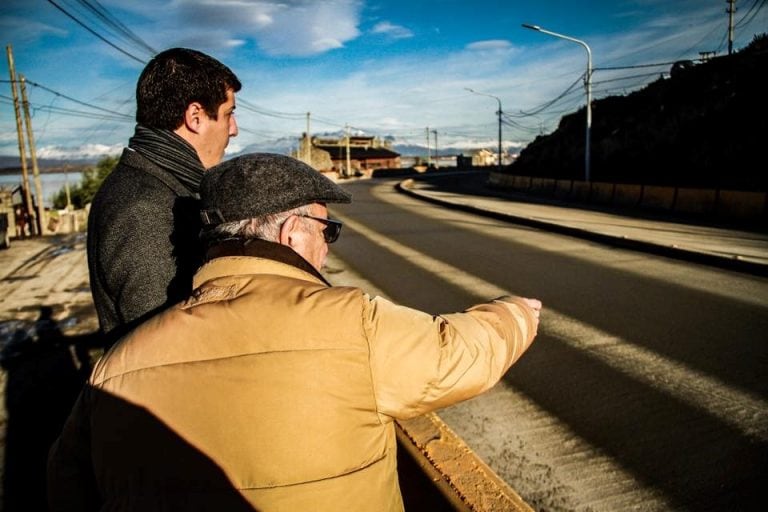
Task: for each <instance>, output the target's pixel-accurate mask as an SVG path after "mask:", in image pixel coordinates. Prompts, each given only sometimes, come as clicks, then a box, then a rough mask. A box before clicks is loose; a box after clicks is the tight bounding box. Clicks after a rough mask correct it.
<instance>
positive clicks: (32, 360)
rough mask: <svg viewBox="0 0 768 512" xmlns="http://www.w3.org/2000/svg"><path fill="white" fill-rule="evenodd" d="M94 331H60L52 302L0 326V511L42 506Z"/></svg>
mask: <svg viewBox="0 0 768 512" xmlns="http://www.w3.org/2000/svg"><path fill="white" fill-rule="evenodd" d="M96 341H97V338H96V335H95V334H85V335H79V336H65V335H64V334H63V333H62V331H61V329H60V326H59V324H58V322H57V321H56V320H54V318H53V307H51V306H41V307H40V314H39V317H38V318H37V319H36V320H35V321H34V323H33V324H31V325H30V324H29V323H24V322H21V321H9V322H4V323H3V324H1V325H0V347H2V349H1V350H0V364H2V367H3V369H4V370H5V371H6V372H7V381H6V389H5V407H6V412H7V415H8V417H7V425H6V428H7V430H6V439H5V461H4V462H5V467H4V472H3V475H4V478H3V501H4V508H3V510H5V511H6V512H12V511H15V510H24V511H30V510H47V505H46V492H45V489H46V485H45V468H46V461H47V458H48V450H49V448H50V446H51V444H52V443H53V441H54V440H55V439H56V437H57V436H58V435H59V432H60V431H61V427H62V425H63V424H64V421H65V420H66V418H67V416H68V415H69V412H70V410H71V408H72V405H73V404H74V402H75V399H76V398H77V395H78V393H79V392H80V389H81V388H82V386H83V384H84V382H85V380H86V378H87V377H88V374H89V373H90V370H91V367H90V361H89V357H88V350H89V349H90V348H92V347H94V346H95V345H96Z"/></svg>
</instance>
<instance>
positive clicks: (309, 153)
mask: <svg viewBox="0 0 768 512" xmlns="http://www.w3.org/2000/svg"><path fill="white" fill-rule="evenodd" d="M309 116H310V112H307V147H306V152H307V153H306V160H305V162H307V165H309V166H312V136H311V135H310V134H309Z"/></svg>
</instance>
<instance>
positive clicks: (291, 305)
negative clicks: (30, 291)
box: [48, 154, 541, 512]
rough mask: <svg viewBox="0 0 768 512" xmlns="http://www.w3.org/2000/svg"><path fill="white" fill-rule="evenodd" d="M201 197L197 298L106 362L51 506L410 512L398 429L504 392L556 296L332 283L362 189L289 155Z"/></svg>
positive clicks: (257, 163)
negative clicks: (457, 299) (433, 294)
mask: <svg viewBox="0 0 768 512" xmlns="http://www.w3.org/2000/svg"><path fill="white" fill-rule="evenodd" d="M200 195H201V200H202V208H203V209H202V212H201V213H202V217H203V223H204V224H205V228H204V237H205V239H206V240H207V242H208V250H207V254H206V259H207V262H206V263H205V264H204V265H203V266H202V267H201V268H200V270H198V272H197V273H196V274H195V277H194V291H193V292H192V294H191V296H190V297H189V298H188V299H187V300H185V301H184V302H181V303H179V304H178V305H176V306H173V307H171V308H169V309H166V310H165V311H163V312H162V313H160V314H159V315H157V316H155V317H154V318H152V319H150V320H149V321H147V322H145V323H144V324H142V325H141V326H139V327H138V328H137V329H135V330H134V331H132V332H131V333H130V334H128V335H127V336H126V337H124V338H123V339H121V340H120V342H119V343H118V344H117V345H115V347H113V349H112V350H111V351H110V352H108V353H107V354H106V355H105V356H104V357H103V358H101V360H100V361H99V362H98V364H97V366H96V368H95V369H94V372H93V374H92V376H91V379H90V381H89V384H88V386H86V388H85V390H84V391H83V393H82V394H81V396H80V398H79V400H78V403H77V405H76V406H75V408H74V410H73V412H72V415H71V416H70V418H69V419H68V421H67V425H66V426H65V427H64V430H63V432H62V435H61V437H60V439H59V440H58V441H57V442H56V444H54V446H53V448H52V450H51V456H50V459H49V466H48V476H49V500H50V503H51V507H52V510H54V511H56V512H58V511H66V510H85V509H86V507H84V506H82V505H81V504H82V503H84V502H85V501H87V499H88V497H89V496H90V497H97V499H96V502H95V503H93V506H92V507H91V508H89V510H91V509H92V510H105V509H109V510H118V509H119V510H127V509H131V510H142V511H153V510H185V511H188V510H211V511H213V510H245V509H248V508H249V507H250V509H251V510H259V511H267V512H268V511H271V510H290V511H293V510H296V511H303V510H312V511H321V512H322V511H356V512H363V511H399V510H402V508H403V501H402V498H401V495H400V489H399V484H398V478H397V463H396V460H397V457H396V442H395V429H394V420H395V419H402V418H411V417H414V416H417V415H420V414H424V413H426V412H429V411H433V410H435V409H437V408H441V407H446V406H449V405H451V404H455V403H456V402H459V401H461V400H466V399H468V398H472V397H474V396H476V395H478V394H480V393H482V392H484V391H486V390H487V389H489V388H490V387H491V386H493V385H494V384H495V383H496V382H497V381H498V380H499V379H500V378H501V377H502V376H503V375H504V373H505V372H506V371H507V369H509V367H510V366H511V365H512V364H513V363H514V362H515V361H516V360H517V359H519V358H520V356H522V354H523V352H525V351H526V349H527V348H528V347H529V346H530V344H531V343H532V341H533V338H534V336H535V335H536V330H537V327H538V324H539V312H540V309H541V303H540V302H539V301H538V300H534V299H526V298H521V297H510V296H504V297H499V298H497V299H495V300H492V301H489V302H485V303H482V304H478V305H475V306H473V307H471V308H469V309H467V310H465V311H464V312H462V313H451V314H445V315H430V314H427V313H424V312H421V311H417V310H415V309H411V308H408V307H404V306H399V305H396V304H393V303H392V302H390V301H388V300H385V299H383V298H381V297H370V296H369V295H367V294H366V293H365V292H364V291H363V290H360V289H358V288H352V287H332V286H330V285H329V284H328V283H327V282H326V280H325V279H324V278H323V276H322V275H321V274H320V270H321V268H322V267H323V265H324V263H325V259H326V256H327V253H328V244H330V243H333V242H334V241H335V240H336V238H337V237H338V236H339V233H340V231H341V223H340V222H339V221H336V220H334V219H330V218H328V210H327V207H326V204H327V203H347V202H349V201H350V200H351V196H350V195H349V193H348V192H346V191H345V190H344V189H342V188H341V187H339V186H338V185H336V184H335V183H333V182H332V181H330V180H329V179H327V178H326V177H324V176H322V175H321V174H320V173H318V172H316V171H315V170H314V169H312V168H311V167H309V166H308V165H306V164H304V163H302V162H300V161H298V160H295V159H293V158H290V157H286V156H280V155H271V154H252V155H245V156H241V157H238V158H233V159H232V160H228V161H226V162H223V163H221V164H219V165H218V166H216V167H214V168H213V169H211V170H209V171H208V172H207V173H206V175H205V176H204V177H203V181H202V184H201V188H200ZM129 414H133V415H140V416H141V417H143V418H144V419H145V420H144V421H140V422H131V423H130V424H126V418H127V417H129V416H128V415H129ZM168 430H171V431H172V433H173V435H172V436H170V434H169V432H168ZM174 437H175V438H176V439H175V440H174V439H173V438H174ZM179 440H183V446H184V449H183V450H182V449H181V448H177V450H176V452H174V453H173V455H172V456H171V455H169V453H170V452H169V448H167V447H169V446H178V445H179V444H180V441H179ZM182 461H183V462H182ZM212 468H213V469H212ZM222 474H223V475H226V477H225V479H224V482H226V484H224V485H223V484H222V479H221V478H220V477H215V476H211V475H222ZM238 498H239V499H240V500H242V501H241V502H240V503H239V505H236V504H229V505H225V504H224V503H225V502H226V503H232V502H233V501H238V500H237V499H238ZM99 500H100V501H101V503H107V504H109V505H108V506H105V507H103V508H100V503H98V501H99Z"/></svg>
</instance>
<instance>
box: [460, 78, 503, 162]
mask: <svg viewBox="0 0 768 512" xmlns="http://www.w3.org/2000/svg"><path fill="white" fill-rule="evenodd" d="M464 89H466V90H468V91H469V92H471V93H473V94H479V95H480V96H488V97H489V98H493V99H495V100H496V101H497V102H498V103H499V111H498V112H496V113H497V114H498V115H499V161H498V165H497V168H498V170H499V172H501V113H502V112H501V100H500V99H499V98H497V97H496V96H494V95H492V94H487V93H484V92H477V91H475V90H474V89H470V88H469V87H465V88H464Z"/></svg>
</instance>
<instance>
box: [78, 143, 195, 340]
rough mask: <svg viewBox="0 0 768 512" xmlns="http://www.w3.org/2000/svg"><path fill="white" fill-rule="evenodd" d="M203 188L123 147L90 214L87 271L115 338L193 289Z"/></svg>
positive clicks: (101, 315) (106, 330)
mask: <svg viewBox="0 0 768 512" xmlns="http://www.w3.org/2000/svg"><path fill="white" fill-rule="evenodd" d="M199 209H200V204H199V199H198V198H197V194H196V193H194V192H193V191H191V190H190V189H189V188H188V187H186V186H184V185H183V184H182V183H181V182H180V181H179V180H178V179H176V177H174V175H173V174H172V173H171V172H169V171H167V170H164V169H161V168H160V167H158V166H157V165H155V164H153V163H152V162H150V161H149V160H148V159H146V158H144V157H143V156H141V155H140V154H138V153H137V152H135V151H133V150H131V149H125V150H124V151H123V154H122V156H121V157H120V162H118V164H117V167H116V168H115V170H114V171H112V173H111V174H110V175H109V176H108V177H107V178H106V179H105V180H104V182H103V183H102V185H101V188H100V189H99V191H98V192H97V194H96V197H95V198H94V200H93V204H92V205H91V211H90V214H89V216H88V270H89V274H90V280H91V293H92V295H93V300H94V303H95V305H96V311H97V313H98V316H99V324H100V326H101V329H102V331H103V332H104V333H105V334H106V335H107V340H106V341H107V343H108V344H112V343H114V341H116V340H117V338H118V337H119V336H121V335H122V334H124V333H125V332H127V331H128V330H130V328H132V327H134V326H135V325H136V324H138V323H139V322H141V320H143V319H144V318H146V317H148V316H151V315H152V314H153V313H155V312H157V311H159V310H161V309H163V308H165V307H166V306H169V305H172V304H174V303H176V302H179V301H180V300H182V299H184V298H185V297H187V296H188V295H189V293H190V292H191V290H192V276H193V275H194V273H195V270H197V268H198V267H199V266H200V264H201V263H202V251H201V248H200V246H199V242H198V235H199V232H200V227H201V222H200V217H199Z"/></svg>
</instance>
